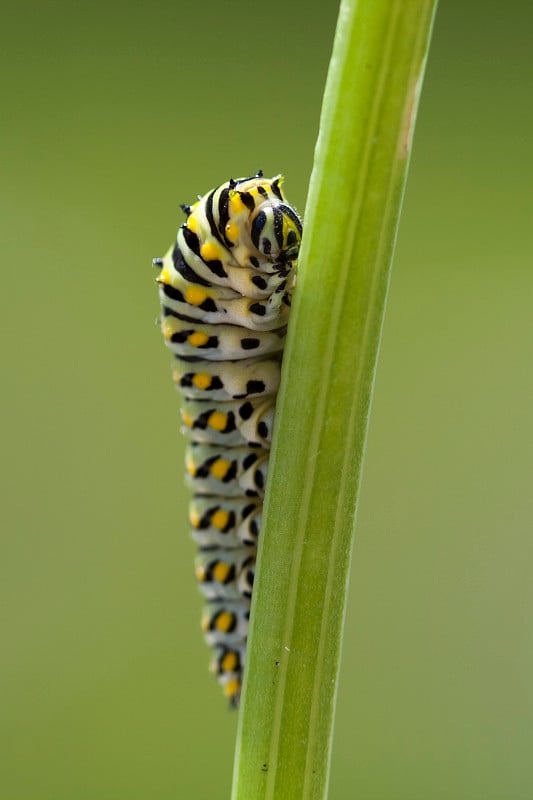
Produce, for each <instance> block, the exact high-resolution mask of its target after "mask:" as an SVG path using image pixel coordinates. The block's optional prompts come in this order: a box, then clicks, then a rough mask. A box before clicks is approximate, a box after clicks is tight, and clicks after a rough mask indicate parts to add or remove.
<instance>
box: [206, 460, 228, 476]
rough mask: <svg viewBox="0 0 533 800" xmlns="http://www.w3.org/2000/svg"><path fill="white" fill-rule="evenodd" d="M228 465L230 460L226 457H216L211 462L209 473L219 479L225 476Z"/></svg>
mask: <svg viewBox="0 0 533 800" xmlns="http://www.w3.org/2000/svg"><path fill="white" fill-rule="evenodd" d="M230 466H231V462H230V461H228V460H227V459H226V458H217V460H216V461H214V462H213V463H212V464H211V470H210V472H211V475H212V476H213V478H217V479H218V480H219V481H221V480H223V478H225V477H226V474H227V471H228V470H229V468H230Z"/></svg>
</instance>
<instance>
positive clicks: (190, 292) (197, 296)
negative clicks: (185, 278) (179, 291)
mask: <svg viewBox="0 0 533 800" xmlns="http://www.w3.org/2000/svg"><path fill="white" fill-rule="evenodd" d="M206 297H207V292H206V291H205V289H202V287H201V286H188V287H187V290H186V292H185V300H186V301H187V303H190V304H191V306H200V305H202V303H203V302H204V300H205V299H206Z"/></svg>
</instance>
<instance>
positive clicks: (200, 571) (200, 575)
mask: <svg viewBox="0 0 533 800" xmlns="http://www.w3.org/2000/svg"><path fill="white" fill-rule="evenodd" d="M195 573H196V579H197V580H198V581H200V583H204V582H205V580H206V572H205V568H204V566H203V564H197V565H196V569H195Z"/></svg>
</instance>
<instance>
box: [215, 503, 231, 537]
mask: <svg viewBox="0 0 533 800" xmlns="http://www.w3.org/2000/svg"><path fill="white" fill-rule="evenodd" d="M228 520H229V514H228V512H227V511H223V510H222V509H221V508H219V509H218V510H217V511H215V513H214V514H213V516H212V517H211V524H212V525H214V526H215V528H217V529H218V530H219V531H223V530H224V528H225V527H226V525H227V524H228Z"/></svg>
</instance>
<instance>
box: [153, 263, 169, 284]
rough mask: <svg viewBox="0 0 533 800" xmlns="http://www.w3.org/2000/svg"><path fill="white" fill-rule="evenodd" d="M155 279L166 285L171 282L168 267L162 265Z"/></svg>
mask: <svg viewBox="0 0 533 800" xmlns="http://www.w3.org/2000/svg"><path fill="white" fill-rule="evenodd" d="M156 281H157V283H165V284H167V285H168V284H170V283H172V281H171V278H170V273H169V271H168V269H167V268H166V267H164V268H163V269H162V270H161V272H160V273H159V275H158V276H157V278H156Z"/></svg>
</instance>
